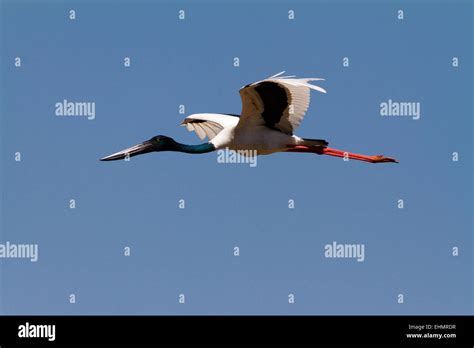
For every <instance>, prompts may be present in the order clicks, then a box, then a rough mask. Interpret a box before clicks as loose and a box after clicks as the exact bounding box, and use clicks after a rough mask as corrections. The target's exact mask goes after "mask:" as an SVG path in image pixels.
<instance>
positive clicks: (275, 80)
mask: <svg viewBox="0 0 474 348" xmlns="http://www.w3.org/2000/svg"><path fill="white" fill-rule="evenodd" d="M283 73H284V72H281V73H279V74H276V75H273V76H271V77H269V78H267V79H265V80H262V81H258V82H254V83H251V84H249V85H247V86H244V87H242V88H241V89H240V96H241V98H242V112H241V114H240V117H238V116H236V115H230V114H229V115H227V114H194V115H190V116H188V117H186V118H185V119H184V121H183V122H182V123H181V124H182V125H184V126H186V128H187V129H188V130H189V131H194V132H195V133H196V134H197V135H198V137H199V138H200V139H201V140H204V139H205V138H206V137H207V138H208V139H209V142H207V143H204V144H199V145H185V144H180V143H178V142H176V141H175V140H173V139H172V138H170V137H167V136H163V135H157V136H154V137H153V138H151V139H150V140H147V141H145V142H143V143H141V144H138V145H135V146H132V147H130V148H127V149H125V150H122V151H119V152H117V153H114V154H112V155H110V156H107V157H104V158H102V159H101V161H114V160H119V159H124V158H127V157H132V156H136V155H141V154H144V153H148V152H158V151H177V152H185V153H192V154H200V153H207V152H211V151H215V150H218V149H226V148H227V149H229V150H234V151H242V152H243V150H246V153H248V150H250V151H254V153H255V154H257V155H268V154H271V153H274V152H309V153H316V154H318V155H329V156H336V157H343V158H345V159H353V160H358V161H366V162H371V163H380V162H397V161H396V160H395V159H393V158H390V157H384V156H381V155H379V156H367V155H359V154H355V153H351V152H346V151H341V150H336V149H332V148H330V147H328V146H327V145H328V142H327V141H325V140H320V139H306V138H300V137H298V136H296V135H294V134H293V133H294V131H295V130H296V128H298V126H299V125H300V123H301V121H302V120H303V117H304V115H305V113H306V110H308V106H309V101H310V90H311V89H314V90H316V91H319V92H322V93H326V91H325V90H324V89H323V88H321V87H318V86H315V85H312V84H310V83H309V82H310V81H318V80H323V79H321V78H295V77H294V76H282V74H283ZM397 163H398V162H397Z"/></svg>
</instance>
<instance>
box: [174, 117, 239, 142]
mask: <svg viewBox="0 0 474 348" xmlns="http://www.w3.org/2000/svg"><path fill="white" fill-rule="evenodd" d="M237 123H239V118H238V117H236V116H230V115H223V114H193V115H189V116H188V117H186V118H185V119H184V120H183V122H181V125H183V126H186V129H187V130H188V131H190V132H192V131H194V132H195V133H196V135H197V136H198V137H199V139H201V140H204V139H206V137H207V138H209V140H211V139H213V138H214V137H215V136H216V135H217V134H219V132H220V131H221V130H223V129H224V128H229V127H235V126H236V125H237Z"/></svg>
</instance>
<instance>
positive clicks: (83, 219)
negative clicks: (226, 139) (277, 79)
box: [0, 0, 473, 314]
mask: <svg viewBox="0 0 474 348" xmlns="http://www.w3.org/2000/svg"><path fill="white" fill-rule="evenodd" d="M71 9H73V10H75V11H76V18H75V19H74V20H70V19H69V10H71ZM181 9H183V10H185V20H179V19H178V11H179V10H181ZM400 9H402V10H403V11H404V13H403V15H404V19H403V20H400V19H398V12H397V11H398V10H400ZM289 10H294V16H295V18H294V20H289V19H288V11H289ZM472 13H473V6H472V3H471V2H469V1H452V2H451V1H449V2H448V1H433V2H431V1H430V2H428V1H424V2H421V1H415V2H414V1H407V2H399V1H397V2H391V1H385V2H383V3H382V2H379V1H369V2H357V3H355V2H341V1H335V2H333V1H331V2H328V1H312V2H309V1H308V2H306V1H296V2H295V1H291V2H290V1H279V2H270V1H268V2H263V1H245V2H244V1H239V2H236V1H233V2H227V3H225V4H221V3H220V2H217V1H212V2H211V1H208V2H204V1H180V2H170V1H166V2H165V1H163V2H151V1H110V2H109V1H100V2H93V1H71V2H67V3H66V2H60V1H28V2H26V1H11V0H9V1H6V0H3V1H1V15H0V21H1V49H0V54H1V64H2V70H1V128H0V131H1V154H2V156H1V157H2V161H1V184H2V186H1V189H2V200H1V204H2V206H1V230H0V243H4V244H5V243H6V242H7V241H8V242H10V243H17V244H21V243H26V244H37V245H38V248H39V255H38V261H37V262H30V260H28V259H13V258H2V259H0V270H1V286H0V291H1V292H0V300H1V301H0V304H1V305H0V313H2V314H472V313H473V306H472V304H473V286H472V279H473V264H472V247H473V243H472V233H473V220H472V210H473V204H472V145H473V144H472V129H473V125H472V110H473V109H472V95H473V90H472V73H473V72H472V60H473V57H472ZM16 57H19V58H20V59H21V67H15V58H16ZM125 57H130V59H131V66H130V67H124V58H125ZM235 57H238V58H239V63H240V66H239V67H234V64H233V63H234V58H235ZM344 57H348V58H349V66H348V67H344V66H343V58H344ZM453 57H457V58H458V66H457V67H454V66H453ZM282 70H286V71H287V73H288V74H291V75H293V74H294V75H297V76H299V77H313V76H314V77H324V78H326V81H322V82H320V83H319V85H320V86H321V87H323V88H325V89H327V91H328V93H327V94H321V93H318V92H312V103H311V105H310V108H309V110H308V113H307V115H306V118H305V119H304V121H303V123H302V125H301V127H300V128H299V129H298V132H297V134H298V135H300V136H303V137H307V138H321V139H326V140H327V141H329V143H330V146H332V147H335V148H338V149H343V150H349V151H353V152H358V153H366V154H384V155H386V156H391V157H395V158H397V159H398V160H399V161H400V163H399V164H398V165H396V164H379V165H373V164H369V163H363V162H356V161H349V162H344V161H343V160H342V159H339V158H333V157H326V156H317V155H312V154H296V153H288V154H274V155H271V156H264V157H259V158H258V165H257V166H256V167H255V168H250V167H249V166H248V165H244V164H220V163H218V162H217V154H216V153H209V154H205V155H187V154H182V153H171V152H163V153H155V154H148V155H145V156H140V157H135V158H133V159H132V161H130V162H124V161H117V162H100V161H99V158H100V157H102V156H105V155H109V154H111V153H113V152H115V151H118V150H121V149H123V148H125V147H128V146H131V145H134V144H136V143H138V142H141V141H143V140H146V139H149V138H150V137H152V136H154V135H158V134H164V135H168V136H171V137H173V138H175V139H176V140H178V141H180V142H183V143H188V144H197V143H199V142H200V140H199V139H198V138H197V137H196V136H195V135H194V134H193V133H188V132H187V131H186V130H185V128H183V127H179V126H178V125H179V123H180V121H181V120H182V119H183V118H184V117H185V116H186V115H188V114H192V113H199V112H223V113H235V114H238V113H239V112H240V108H241V103H240V97H239V94H238V89H239V88H240V87H241V86H243V85H246V84H248V83H251V82H253V81H257V80H260V79H262V78H265V77H268V76H270V75H272V74H275V73H278V72H280V71H282ZM64 99H67V100H68V101H72V102H94V103H95V118H94V119H93V120H88V119H87V118H86V117H58V116H56V115H55V104H56V103H58V102H62V101H63V100H64ZM389 99H391V100H392V101H396V102H414V103H420V104H419V105H420V110H421V114H420V118H419V119H418V120H414V119H413V118H410V117H383V116H381V115H380V104H381V103H383V102H387V101H388V100H389ZM179 105H185V108H186V114H185V115H182V114H180V113H179ZM16 152H20V153H21V161H20V162H17V161H15V153H16ZM453 152H457V153H458V155H459V160H458V161H457V162H456V161H453ZM71 199H74V200H75V202H76V207H75V209H70V208H69V204H70V200H71ZM180 199H184V200H185V209H179V206H178V203H179V200H180ZM290 199H293V200H294V202H295V208H294V209H289V208H288V201H289V200H290ZM400 199H402V200H403V205H404V207H403V209H399V207H398V201H399V200H400ZM333 242H337V243H342V244H361V245H362V244H363V245H364V247H365V259H364V261H363V262H357V261H356V260H355V259H352V258H326V257H325V254H324V251H325V245H326V244H332V243H333ZM127 246H128V247H130V248H131V255H130V256H125V255H124V248H125V247H127ZM236 246H238V247H239V248H240V256H234V255H233V248H234V247H236ZM456 247H457V248H458V250H459V255H458V256H453V248H456ZM290 293H291V294H294V295H295V303H294V304H290V303H289V301H288V300H289V298H288V295H289V294H290ZM70 294H75V296H76V303H74V304H71V303H70V302H69V299H70V298H69V295H70ZM179 294H184V295H185V304H180V303H179V302H178V296H179ZM399 294H402V295H403V303H398V299H399V297H398V295H399Z"/></svg>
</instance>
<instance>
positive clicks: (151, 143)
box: [100, 135, 177, 161]
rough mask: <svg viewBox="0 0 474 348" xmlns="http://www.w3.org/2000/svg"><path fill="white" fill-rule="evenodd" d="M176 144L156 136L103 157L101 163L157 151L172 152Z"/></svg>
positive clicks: (163, 136)
mask: <svg viewBox="0 0 474 348" xmlns="http://www.w3.org/2000/svg"><path fill="white" fill-rule="evenodd" d="M176 145H177V143H176V142H175V141H174V140H173V139H172V138H170V137H167V136H165V135H156V136H154V137H153V138H151V139H149V140H147V141H144V142H143V143H140V144H137V145H134V146H132V147H129V148H127V149H124V150H122V151H119V152H116V153H113V154H111V155H109V156H106V157H103V158H101V159H100V160H101V161H116V160H121V159H125V158H127V157H133V156H137V155H142V154H144V153H149V152H159V151H173V150H175V148H176Z"/></svg>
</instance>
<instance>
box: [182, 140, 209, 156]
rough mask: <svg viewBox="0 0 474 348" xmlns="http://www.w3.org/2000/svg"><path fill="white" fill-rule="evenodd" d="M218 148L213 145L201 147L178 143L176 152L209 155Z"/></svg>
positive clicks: (200, 145)
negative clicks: (208, 153)
mask: <svg viewBox="0 0 474 348" xmlns="http://www.w3.org/2000/svg"><path fill="white" fill-rule="evenodd" d="M215 149H216V148H215V146H214V145H213V144H212V143H204V144H199V145H186V144H180V143H178V142H177V143H176V147H175V151H179V152H185V153H207V152H212V151H214V150H215Z"/></svg>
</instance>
